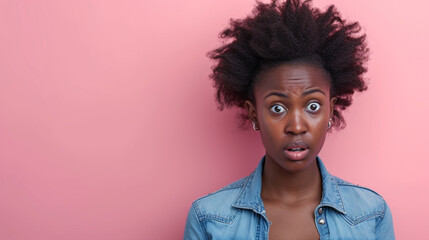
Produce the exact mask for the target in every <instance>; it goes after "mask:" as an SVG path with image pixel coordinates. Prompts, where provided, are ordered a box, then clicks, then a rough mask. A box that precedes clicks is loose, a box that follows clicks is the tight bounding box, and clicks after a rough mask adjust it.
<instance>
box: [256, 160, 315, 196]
mask: <svg viewBox="0 0 429 240" xmlns="http://www.w3.org/2000/svg"><path fill="white" fill-rule="evenodd" d="M261 197H262V199H263V200H264V201H265V200H267V201H281V202H284V203H287V204H303V203H308V202H314V201H317V202H319V201H320V199H321V197H322V180H321V175H320V171H319V167H318V166H317V161H316V160H314V161H313V162H312V163H310V165H309V166H307V167H306V168H305V169H303V170H302V171H298V172H288V171H286V170H285V169H283V168H282V167H281V166H279V165H278V164H277V163H276V162H275V161H273V160H271V159H268V158H266V159H265V163H264V170H263V173H262V190H261Z"/></svg>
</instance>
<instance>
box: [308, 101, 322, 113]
mask: <svg viewBox="0 0 429 240" xmlns="http://www.w3.org/2000/svg"><path fill="white" fill-rule="evenodd" d="M305 109H306V110H307V111H309V112H312V113H315V112H317V111H319V109H320V104H319V103H317V102H312V103H310V104H308V105H307V107H306V108H305Z"/></svg>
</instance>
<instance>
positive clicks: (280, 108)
mask: <svg viewBox="0 0 429 240" xmlns="http://www.w3.org/2000/svg"><path fill="white" fill-rule="evenodd" d="M270 110H271V112H273V113H283V112H286V111H287V109H286V108H284V107H283V106H282V105H279V104H276V105H274V106H272V107H271V109H270Z"/></svg>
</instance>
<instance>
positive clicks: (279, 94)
mask: <svg viewBox="0 0 429 240" xmlns="http://www.w3.org/2000/svg"><path fill="white" fill-rule="evenodd" d="M315 92H320V93H321V94H323V95H325V96H326V93H325V92H324V91H322V90H320V89H310V90H307V91H305V92H303V93H302V94H301V96H307V95H309V94H312V93H315ZM269 96H278V97H284V98H289V96H288V95H287V94H284V93H281V92H270V93H269V94H267V95H266V96H265V97H264V99H266V98H267V97H269Z"/></svg>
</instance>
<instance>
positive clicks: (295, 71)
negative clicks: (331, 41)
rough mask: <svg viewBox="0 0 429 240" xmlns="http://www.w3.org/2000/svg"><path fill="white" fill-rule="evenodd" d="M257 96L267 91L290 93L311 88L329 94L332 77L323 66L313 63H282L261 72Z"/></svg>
mask: <svg viewBox="0 0 429 240" xmlns="http://www.w3.org/2000/svg"><path fill="white" fill-rule="evenodd" d="M254 88H255V89H254V92H255V94H258V93H265V92H267V91H282V92H288V93H294V92H297V91H298V92H300V91H304V90H305V89H309V88H319V89H322V90H325V91H327V92H329V89H330V77H329V74H328V73H327V71H325V70H324V69H323V68H322V67H321V66H318V65H316V64H311V63H282V64H279V65H276V66H273V67H269V68H266V69H263V70H261V71H260V72H259V73H258V74H257V76H256V78H255V86H254Z"/></svg>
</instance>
